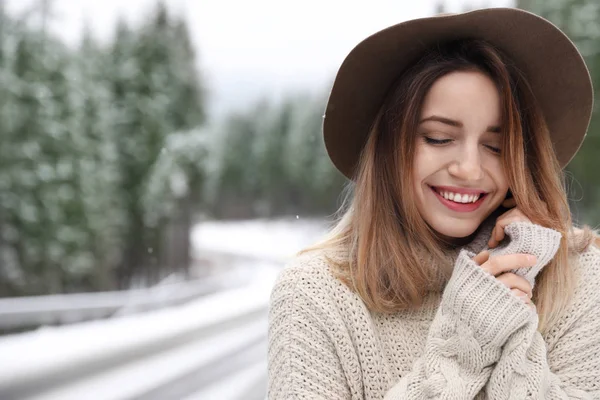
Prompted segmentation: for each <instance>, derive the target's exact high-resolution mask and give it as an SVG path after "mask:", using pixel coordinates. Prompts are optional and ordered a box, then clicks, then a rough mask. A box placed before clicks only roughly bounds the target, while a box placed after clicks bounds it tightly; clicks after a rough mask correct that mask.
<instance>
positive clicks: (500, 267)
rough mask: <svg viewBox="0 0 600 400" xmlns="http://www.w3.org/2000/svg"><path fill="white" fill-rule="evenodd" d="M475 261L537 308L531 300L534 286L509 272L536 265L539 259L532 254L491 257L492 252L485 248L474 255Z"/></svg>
mask: <svg viewBox="0 0 600 400" xmlns="http://www.w3.org/2000/svg"><path fill="white" fill-rule="evenodd" d="M473 261H475V263H476V264H477V265H479V266H481V268H483V269H484V270H485V271H487V272H488V273H490V274H492V275H493V276H495V277H496V279H498V280H499V281H500V282H502V283H503V284H504V285H506V286H507V287H508V288H509V289H510V290H511V291H512V292H513V293H514V294H515V295H516V296H517V297H519V298H520V299H521V300H523V302H525V304H527V305H529V306H530V307H531V308H532V309H534V310H535V304H533V302H532V301H531V297H532V295H533V293H532V287H531V285H530V284H529V282H528V281H527V279H525V278H523V277H522V276H519V275H517V274H514V273H512V272H508V271H511V270H514V269H518V268H527V267H532V266H534V265H535V263H536V261H537V259H536V257H535V256H532V255H530V254H506V255H501V256H494V257H490V252H489V251H488V250H484V251H482V252H481V253H479V254H477V255H476V256H475V257H473Z"/></svg>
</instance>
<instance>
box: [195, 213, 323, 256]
mask: <svg viewBox="0 0 600 400" xmlns="http://www.w3.org/2000/svg"><path fill="white" fill-rule="evenodd" d="M327 227H328V224H327V222H326V221H325V220H324V219H313V218H311V219H305V218H301V217H292V218H283V219H278V220H250V221H231V222H220V221H214V222H210V221H208V222H203V223H201V224H198V225H196V226H195V227H194V228H193V230H192V234H191V235H192V247H193V249H194V251H202V250H203V249H210V250H213V251H223V252H227V253H234V254H239V255H246V256H250V257H252V258H258V259H261V258H262V259H267V260H287V259H289V258H291V257H293V256H294V254H296V253H297V252H298V251H300V250H302V249H303V248H304V247H306V246H308V245H311V244H313V243H314V242H316V241H317V240H319V239H320V238H321V237H322V236H323V235H324V233H325V232H326V230H327Z"/></svg>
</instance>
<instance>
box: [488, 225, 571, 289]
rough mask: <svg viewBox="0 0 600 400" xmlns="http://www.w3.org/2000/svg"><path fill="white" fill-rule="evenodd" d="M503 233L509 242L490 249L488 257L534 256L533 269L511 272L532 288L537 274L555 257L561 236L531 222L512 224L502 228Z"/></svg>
mask: <svg viewBox="0 0 600 400" xmlns="http://www.w3.org/2000/svg"><path fill="white" fill-rule="evenodd" d="M504 232H505V233H506V235H507V236H508V238H509V239H510V240H509V241H508V243H507V244H505V245H500V246H499V247H497V248H494V249H490V255H491V256H498V255H505V254H519V253H524V254H531V255H534V256H536V257H537V262H536V264H535V265H534V266H533V267H529V268H519V269H516V270H513V271H511V272H513V273H515V274H517V275H520V276H522V277H524V278H525V279H527V280H528V281H529V283H530V284H531V285H532V286H533V285H534V283H535V277H536V276H537V274H538V273H539V272H540V271H541V270H542V268H544V267H545V266H546V265H547V264H548V263H549V262H550V261H552V259H553V258H554V256H555V255H556V252H557V251H558V248H559V247H560V240H561V238H562V235H561V234H560V232H558V231H555V230H554V229H550V228H546V227H543V226H540V225H536V224H533V223H531V222H513V223H512V224H509V225H508V226H506V227H505V228H504Z"/></svg>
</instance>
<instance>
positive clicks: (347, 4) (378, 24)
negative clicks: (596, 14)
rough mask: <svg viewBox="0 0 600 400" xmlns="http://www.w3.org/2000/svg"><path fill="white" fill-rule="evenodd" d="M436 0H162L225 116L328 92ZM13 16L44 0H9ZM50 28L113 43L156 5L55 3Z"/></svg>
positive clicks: (148, 1)
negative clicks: (356, 56) (358, 49)
mask: <svg viewBox="0 0 600 400" xmlns="http://www.w3.org/2000/svg"><path fill="white" fill-rule="evenodd" d="M436 2H437V1H436V0H302V1H291V0H165V3H166V4H167V5H168V6H169V8H170V9H171V10H173V12H176V13H180V14H182V15H185V17H186V18H187V20H188V23H189V27H190V31H191V34H192V40H193V42H194V43H195V46H196V51H197V55H198V64H199V68H200V69H201V70H202V72H203V74H204V78H205V82H206V84H207V86H208V88H209V90H210V92H211V98H212V101H213V106H212V107H213V109H214V110H216V111H218V112H222V111H223V110H226V109H229V108H232V107H233V108H236V107H240V106H243V105H244V104H245V103H247V102H249V101H250V100H251V99H253V98H256V97H259V96H264V95H269V96H276V95H278V94H280V93H282V92H283V91H285V90H290V89H292V90H296V89H309V90H315V91H317V90H325V88H326V86H327V85H328V84H329V83H330V81H331V80H332V78H333V76H334V74H335V71H336V69H337V67H338V66H339V65H340V64H341V62H342V60H343V59H344V57H345V56H346V54H347V53H348V52H349V51H350V50H351V49H352V48H353V47H354V46H355V45H356V44H357V43H358V42H359V41H360V40H362V39H363V38H365V37H366V36H368V35H369V34H371V33H374V32H376V31H377V30H379V29H381V28H384V27H386V26H389V25H392V24H394V23H398V22H401V21H403V20H406V19H411V18H417V17H425V16H429V15H432V13H433V12H434V9H435V4H436ZM5 3H6V5H7V8H8V10H9V11H11V12H22V11H23V10H26V9H30V8H31V7H34V6H35V5H36V4H39V3H40V1H39V0H5ZM52 3H53V10H54V22H53V25H52V30H53V31H54V32H55V33H56V34H58V35H60V36H61V37H62V38H63V39H64V40H66V41H68V42H69V43H73V44H75V43H77V42H78V40H79V39H80V36H81V31H82V27H83V26H84V24H89V25H90V26H91V28H92V31H93V32H94V33H95V35H96V36H97V37H98V38H100V39H102V40H108V39H109V38H110V36H111V35H112V32H113V27H114V23H115V21H116V19H117V18H118V16H119V15H123V16H125V17H126V18H127V19H128V20H130V21H131V22H132V23H137V22H139V21H140V20H142V19H143V18H145V17H146V16H147V15H148V13H149V12H150V10H151V9H152V6H153V5H154V4H155V3H156V0H54V1H53V2H52ZM445 4H446V6H447V9H448V10H449V11H452V12H459V11H461V10H462V9H463V8H465V7H467V6H469V5H470V6H471V7H485V6H497V7H506V6H512V4H513V1H512V0H487V1H485V0H472V1H469V0H467V1H461V0H446V1H445Z"/></svg>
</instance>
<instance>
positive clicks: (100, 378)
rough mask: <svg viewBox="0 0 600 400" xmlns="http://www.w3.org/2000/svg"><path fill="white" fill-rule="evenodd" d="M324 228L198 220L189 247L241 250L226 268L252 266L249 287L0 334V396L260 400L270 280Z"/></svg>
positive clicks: (51, 399)
mask: <svg viewBox="0 0 600 400" xmlns="http://www.w3.org/2000/svg"><path fill="white" fill-rule="evenodd" d="M323 232H324V224H322V223H315V222H314V221H302V220H295V219H292V220H288V221H271V222H269V221H253V222H242V223H225V224H223V223H220V224H219V223H208V224H204V225H203V226H197V227H195V229H194V231H193V233H192V240H193V246H194V251H202V250H203V249H204V250H205V252H204V253H206V251H208V250H211V251H215V252H219V251H220V252H230V253H232V254H233V253H236V252H237V253H238V254H239V255H240V257H239V259H240V260H244V261H243V263H242V262H241V261H240V265H233V266H230V267H232V268H234V269H235V268H238V270H239V271H240V273H245V274H248V276H247V277H246V278H247V279H246V282H247V285H246V286H245V287H242V288H238V289H230V290H227V291H224V292H221V293H217V294H215V295H210V296H207V297H205V298H201V299H198V300H195V301H192V302H190V303H187V304H182V305H178V306H173V307H168V308H165V309H161V310H154V311H151V312H145V313H141V314H136V315H129V316H123V317H119V318H112V319H108V320H102V321H92V322H87V323H80V324H74V325H70V326H63V327H55V328H45V329H41V330H39V331H35V332H29V333H25V334H20V335H13V336H6V337H4V338H2V339H0V354H2V357H0V398H2V399H28V400H70V399H73V400H74V399H78V400H79V399H83V398H85V399H90V400H94V399H98V400H124V399H140V400H142V399H143V400H153V399H160V400H165V399H183V400H199V399H202V400H211V399H215V400H217V399H218V400H228V399H231V400H234V399H242V398H243V399H244V400H248V399H250V400H251V399H264V397H265V394H266V378H267V377H266V371H267V367H266V362H267V360H266V352H267V328H268V327H267V312H268V308H267V305H268V297H269V295H270V291H271V288H272V285H273V283H274V280H275V278H276V276H277V274H278V273H279V271H280V269H281V268H282V266H283V264H284V263H285V261H286V260H287V259H290V258H291V257H293V255H294V254H295V253H296V252H297V251H299V250H300V249H301V248H303V247H304V246H306V245H308V244H310V243H312V242H314V241H315V240H317V239H318V238H319V236H320V235H321V234H322V233H323ZM233 259H235V258H233ZM233 259H230V260H233ZM261 259H264V261H263V262H261V261H260V260H261ZM231 262H233V261H231ZM24 354H28V356H27V357H23V355H24Z"/></svg>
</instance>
